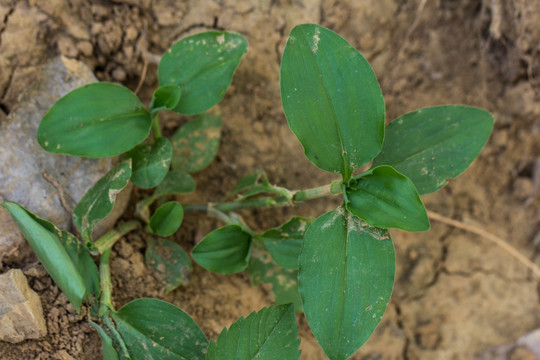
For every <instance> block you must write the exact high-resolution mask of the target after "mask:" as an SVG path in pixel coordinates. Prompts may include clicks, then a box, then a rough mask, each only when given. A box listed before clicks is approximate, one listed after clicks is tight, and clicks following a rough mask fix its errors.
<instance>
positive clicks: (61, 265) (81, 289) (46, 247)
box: [2, 201, 97, 310]
mask: <svg viewBox="0 0 540 360" xmlns="http://www.w3.org/2000/svg"><path fill="white" fill-rule="evenodd" d="M2 206H3V207H4V208H5V209H7V210H8V211H9V213H10V214H11V216H12V217H13V220H14V221H15V223H16V224H17V226H18V227H19V229H20V230H21V232H22V233H23V235H24V237H25V238H26V239H27V240H28V243H29V244H30V246H31V247H32V250H34V253H35V254H36V255H37V257H38V258H39V261H41V263H42V264H43V266H44V267H45V269H46V270H47V272H48V273H49V275H50V276H51V277H52V278H53V280H54V282H55V283H56V285H58V287H59V288H60V289H61V290H62V292H63V293H64V294H65V295H66V297H67V298H68V300H69V301H70V302H71V304H73V306H74V307H75V309H77V310H79V309H80V307H81V304H82V302H83V301H84V299H85V298H86V295H87V288H86V282H85V280H84V279H83V278H82V276H81V274H80V273H79V271H78V269H77V265H76V264H75V263H74V262H73V261H72V256H70V253H68V250H67V249H66V247H64V245H63V244H62V241H61V240H60V238H59V235H61V233H62V232H61V231H60V230H58V229H57V228H56V227H55V226H54V225H53V224H52V223H50V222H48V221H47V220H44V219H41V218H39V217H38V216H36V215H34V214H32V213H31V212H29V211H28V210H26V209H25V208H23V207H22V206H20V205H18V204H16V203H14V202H8V201H4V202H2ZM71 255H73V254H71ZM87 255H88V254H87ZM80 256H81V258H83V256H84V255H80ZM88 256H89V255H88ZM76 257H77V258H78V257H79V256H78V255H77V256H76ZM83 259H84V258H83ZM84 263H85V262H80V263H79V264H84ZM94 267H95V264H94ZM96 269H97V268H96ZM88 271H89V273H90V271H91V269H88ZM92 275H97V270H96V273H95V274H92Z"/></svg>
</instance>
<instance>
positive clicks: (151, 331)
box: [112, 298, 208, 360]
mask: <svg viewBox="0 0 540 360" xmlns="http://www.w3.org/2000/svg"><path fill="white" fill-rule="evenodd" d="M112 317H113V319H114V321H115V322H116V325H117V327H118V331H119V332H120V334H121V335H122V337H123V338H124V341H125V344H126V346H127V348H128V351H129V354H130V355H131V357H132V358H133V359H148V360H152V359H154V360H177V359H178V360H184V359H190V360H191V359H197V360H204V359H205V353H206V350H207V347H208V340H207V339H206V337H205V336H204V334H203V332H202V331H201V329H200V328H199V326H198V325H197V324H196V323H195V321H193V319H192V318H191V317H190V316H189V315H188V314H186V313H185V312H184V311H182V310H181V309H179V308H177V307H176V306H174V305H172V304H169V303H167V302H165V301H161V300H157V299H148V298H142V299H137V300H133V301H131V302H130V303H128V304H126V305H124V306H123V307H122V308H121V309H120V310H118V312H117V313H113V314H112Z"/></svg>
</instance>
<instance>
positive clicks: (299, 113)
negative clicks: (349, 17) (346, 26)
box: [281, 24, 385, 180]
mask: <svg viewBox="0 0 540 360" xmlns="http://www.w3.org/2000/svg"><path fill="white" fill-rule="evenodd" d="M281 101H282V103H283V110H284V111H285V115H286V116H287V121H288V123H289V126H290V128H291V130H292V131H293V133H294V134H295V135H296V137H297V138H298V140H299V141H300V143H301V144H302V146H303V147H304V152H305V153H306V156H307V157H308V159H309V161H311V162H312V163H313V164H314V165H316V166H318V167H319V168H321V169H323V170H326V171H330V172H336V173H341V174H342V175H343V177H344V179H345V180H348V179H349V177H350V175H351V174H352V173H353V172H354V170H356V169H358V168H359V167H360V166H362V165H363V164H365V163H367V162H368V161H370V160H372V159H373V158H374V157H375V156H376V155H377V154H378V153H379V150H380V149H381V146H382V143H383V138H384V116H385V115H384V114H385V110H384V100H383V96H382V92H381V89H380V87H379V84H378V83H377V78H376V77H375V74H374V73H373V70H372V69H371V67H370V66H369V63H368V62H367V61H366V59H364V57H363V56H362V55H361V54H360V53H359V52H358V51H357V50H356V49H355V48H354V47H352V46H351V45H350V44H349V43H348V42H347V41H346V40H344V39H343V38H342V37H340V36H339V35H337V34H336V33H334V32H332V31H330V30H328V29H326V28H324V27H322V26H318V25H312V24H304V25H298V26H296V27H295V28H294V29H293V30H292V31H291V33H290V35H289V39H288V40H287V44H286V45H285V50H284V52H283V60H282V62H281Z"/></svg>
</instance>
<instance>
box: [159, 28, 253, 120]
mask: <svg viewBox="0 0 540 360" xmlns="http://www.w3.org/2000/svg"><path fill="white" fill-rule="evenodd" d="M246 52H247V42H246V39H244V37H243V36H242V35H240V34H235V33H231V32H223V31H219V32H218V31H207V32H203V33H200V34H195V35H192V36H188V37H186V38H184V39H182V40H180V41H178V42H177V43H175V44H174V45H173V46H172V47H171V48H170V49H169V50H168V51H166V52H165V53H164V54H163V57H162V58H161V61H160V63H159V67H158V79H159V84H160V85H162V86H163V85H169V84H174V85H178V86H180V88H181V89H182V97H181V99H180V102H179V103H178V105H177V106H176V107H175V108H174V111H176V112H178V113H180V114H185V115H194V114H200V113H202V112H204V111H206V110H208V109H210V108H211V107H212V106H214V105H216V104H217V103H218V102H220V101H221V99H223V96H224V95H225V92H226V91H227V88H228V87H229V85H230V84H231V81H232V77H233V74H234V72H235V70H236V68H237V67H238V65H239V64H240V60H242V56H243V55H244V54H245V53H246Z"/></svg>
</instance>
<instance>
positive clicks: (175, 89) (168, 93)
mask: <svg viewBox="0 0 540 360" xmlns="http://www.w3.org/2000/svg"><path fill="white" fill-rule="evenodd" d="M181 92H182V91H181V89H180V87H179V86H177V85H165V86H161V87H159V88H157V89H156V91H154V96H153V97H152V101H151V102H150V111H151V113H152V114H155V113H156V112H157V111H160V110H173V109H174V108H175V107H176V105H178V102H179V101H180V94H181Z"/></svg>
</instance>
